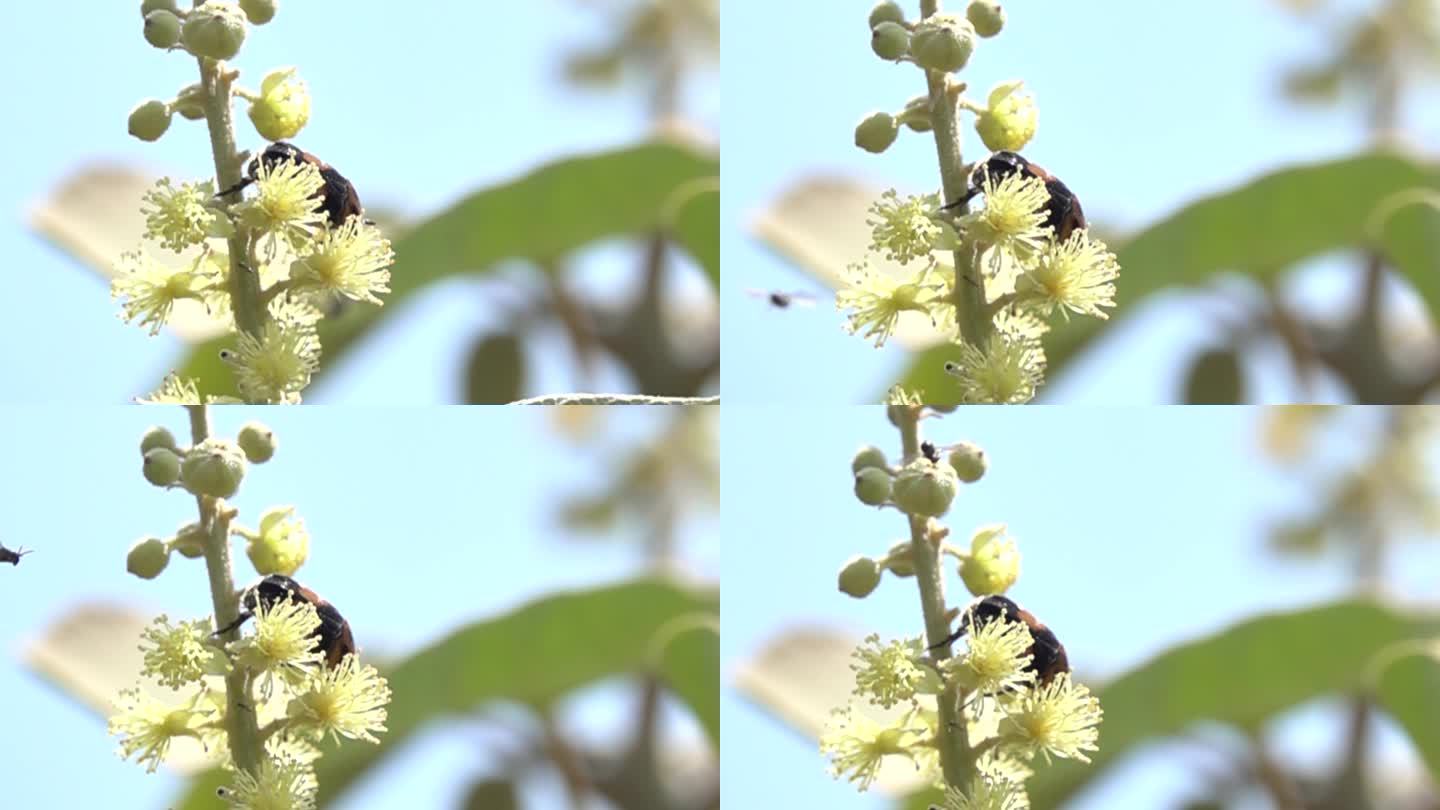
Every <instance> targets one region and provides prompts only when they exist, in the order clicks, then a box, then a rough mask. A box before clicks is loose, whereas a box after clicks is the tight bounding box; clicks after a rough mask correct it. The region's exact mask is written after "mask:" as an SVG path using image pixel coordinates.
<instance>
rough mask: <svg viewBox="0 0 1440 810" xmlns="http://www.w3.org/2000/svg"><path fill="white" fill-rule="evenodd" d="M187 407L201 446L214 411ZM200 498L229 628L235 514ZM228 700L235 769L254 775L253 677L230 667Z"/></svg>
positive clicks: (235, 603)
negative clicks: (232, 520) (232, 537)
mask: <svg viewBox="0 0 1440 810" xmlns="http://www.w3.org/2000/svg"><path fill="white" fill-rule="evenodd" d="M186 410H188V411H189V413H190V440H191V442H192V443H193V444H199V443H201V442H203V441H205V440H206V439H207V438H209V436H210V418H209V415H208V413H207V411H206V408H205V406H204V405H191V406H187V408H186ZM195 502H196V504H197V505H198V506H199V508H200V526H201V527H202V528H203V529H204V530H205V572H206V573H207V574H208V575H209V577H210V601H211V603H212V604H213V606H214V608H215V626H216V627H229V626H230V625H231V624H233V623H234V622H235V620H236V619H237V618H239V617H240V598H239V595H238V594H237V593H236V592H235V578H234V575H233V574H231V568H230V520H231V518H232V517H233V516H234V514H235V513H234V511H232V510H229V509H223V508H221V507H222V506H223V502H222V501H218V500H215V499H214V498H207V497H205V496H203V495H196V496H195ZM239 634H240V631H239V629H238V628H233V629H231V630H230V631H229V632H228V633H225V634H224V635H223V636H221V638H222V639H223V640H224V641H226V642H230V641H234V640H235V638H236V637H237V636H238V635H239ZM225 704H226V707H225V719H226V733H227V736H228V737H229V743H230V751H231V753H232V755H233V756H234V758H235V767H237V768H240V769H241V770H244V771H247V772H249V773H252V774H253V773H255V772H256V771H257V769H258V768H259V767H260V759H261V756H262V752H263V748H262V746H261V738H260V729H259V726H258V725H257V721H256V718H255V709H254V703H253V701H251V699H250V678H249V675H247V674H246V673H245V671H244V670H241V669H231V670H230V672H229V674H227V675H226V676H225Z"/></svg>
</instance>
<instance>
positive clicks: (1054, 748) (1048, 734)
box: [1000, 673, 1103, 762]
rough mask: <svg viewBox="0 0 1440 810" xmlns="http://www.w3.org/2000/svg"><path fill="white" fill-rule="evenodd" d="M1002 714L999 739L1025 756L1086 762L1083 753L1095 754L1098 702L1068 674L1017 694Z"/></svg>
mask: <svg viewBox="0 0 1440 810" xmlns="http://www.w3.org/2000/svg"><path fill="white" fill-rule="evenodd" d="M1005 711H1006V715H1005V718H1004V719H1003V720H1002V721H1001V722H1000V732H1001V735H1002V736H1003V737H1004V740H1005V742H1006V743H1007V744H1009V745H1012V746H1014V747H1015V748H1017V749H1018V750H1020V751H1021V752H1023V753H1025V754H1026V755H1027V756H1030V757H1033V756H1034V755H1035V754H1044V755H1045V759H1046V761H1047V762H1048V761H1049V759H1050V757H1051V756H1052V755H1053V756H1057V757H1064V758H1066V759H1078V760H1080V761H1081V762H1089V761H1090V758H1089V757H1087V756H1086V755H1085V752H1086V751H1095V750H1098V747H1097V746H1096V741H1097V740H1098V739H1099V736H1100V732H1099V730H1098V729H1097V728H1096V726H1098V725H1099V724H1100V719H1101V716H1102V715H1103V712H1102V711H1101V710H1100V701H1099V700H1097V699H1096V698H1095V697H1094V696H1093V695H1091V694H1090V690H1089V689H1086V688H1085V687H1084V686H1083V685H1079V684H1075V683H1073V682H1072V681H1071V680H1070V675H1069V673H1064V674H1061V675H1059V676H1057V677H1056V678H1055V679H1054V680H1052V681H1050V683H1048V684H1043V685H1041V686H1037V687H1036V688H1034V689H1031V690H1029V691H1027V692H1024V693H1022V694H1020V696H1019V697H1017V698H1015V699H1014V700H1013V701H1011V702H1009V703H1008V704H1007V705H1006V707H1005Z"/></svg>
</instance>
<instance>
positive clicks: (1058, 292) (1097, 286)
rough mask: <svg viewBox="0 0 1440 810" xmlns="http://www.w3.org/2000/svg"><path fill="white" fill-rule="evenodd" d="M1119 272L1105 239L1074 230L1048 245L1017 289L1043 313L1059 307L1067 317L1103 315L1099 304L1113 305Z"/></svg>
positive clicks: (1103, 305) (1102, 316)
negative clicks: (1074, 314)
mask: <svg viewBox="0 0 1440 810" xmlns="http://www.w3.org/2000/svg"><path fill="white" fill-rule="evenodd" d="M1119 275H1120V265H1119V264H1117V263H1116V262H1115V254H1113V253H1111V252H1110V251H1109V249H1107V248H1106V246H1105V243H1104V242H1101V241H1100V240H1098V239H1091V238H1090V233H1089V231H1075V232H1074V233H1072V234H1070V238H1069V239H1066V240H1065V241H1064V242H1051V243H1050V244H1049V245H1047V246H1046V248H1045V250H1044V251H1043V252H1041V253H1040V255H1039V256H1038V257H1037V261H1036V262H1035V264H1034V265H1033V266H1032V267H1031V268H1029V269H1028V270H1027V271H1026V272H1025V274H1024V275H1023V276H1021V278H1020V281H1019V283H1018V284H1017V285H1016V289H1017V291H1018V292H1019V293H1021V294H1022V295H1023V296H1025V298H1024V300H1026V301H1027V303H1029V304H1030V305H1031V306H1035V307H1037V308H1038V309H1039V310H1040V311H1041V312H1043V313H1045V314H1046V315H1049V314H1050V313H1052V312H1054V311H1055V310H1056V309H1059V310H1060V311H1061V312H1062V313H1063V314H1064V315H1065V316H1066V317H1067V318H1068V317H1069V316H1070V313H1071V312H1074V313H1076V314H1079V315H1093V316H1095V317H1096V318H1101V319H1104V318H1109V317H1110V316H1109V314H1108V313H1106V312H1105V311H1104V310H1103V309H1101V307H1114V306H1115V279H1116V277H1117V276H1119ZM1031 302H1033V303H1031Z"/></svg>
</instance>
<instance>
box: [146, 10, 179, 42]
mask: <svg viewBox="0 0 1440 810" xmlns="http://www.w3.org/2000/svg"><path fill="white" fill-rule="evenodd" d="M145 41H146V42H148V43H150V44H151V45H154V46H155V47H157V48H173V47H175V45H176V44H177V43H179V42H180V18H179V17H176V16H175V14H174V13H173V12H169V11H152V12H150V13H149V14H146V15H145Z"/></svg>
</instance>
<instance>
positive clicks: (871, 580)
mask: <svg viewBox="0 0 1440 810" xmlns="http://www.w3.org/2000/svg"><path fill="white" fill-rule="evenodd" d="M879 585H880V565H879V563H877V562H875V561H874V560H872V559H870V558H869V557H864V556H860V555H856V556H854V557H851V558H850V559H849V560H848V561H847V562H846V563H845V567H844V568H841V569H840V591H841V593H846V594H849V595H851V596H853V597H855V598H856V599H864V598H865V597H867V596H869V595H870V594H872V593H874V592H875V589H876V588H877V587H879Z"/></svg>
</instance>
